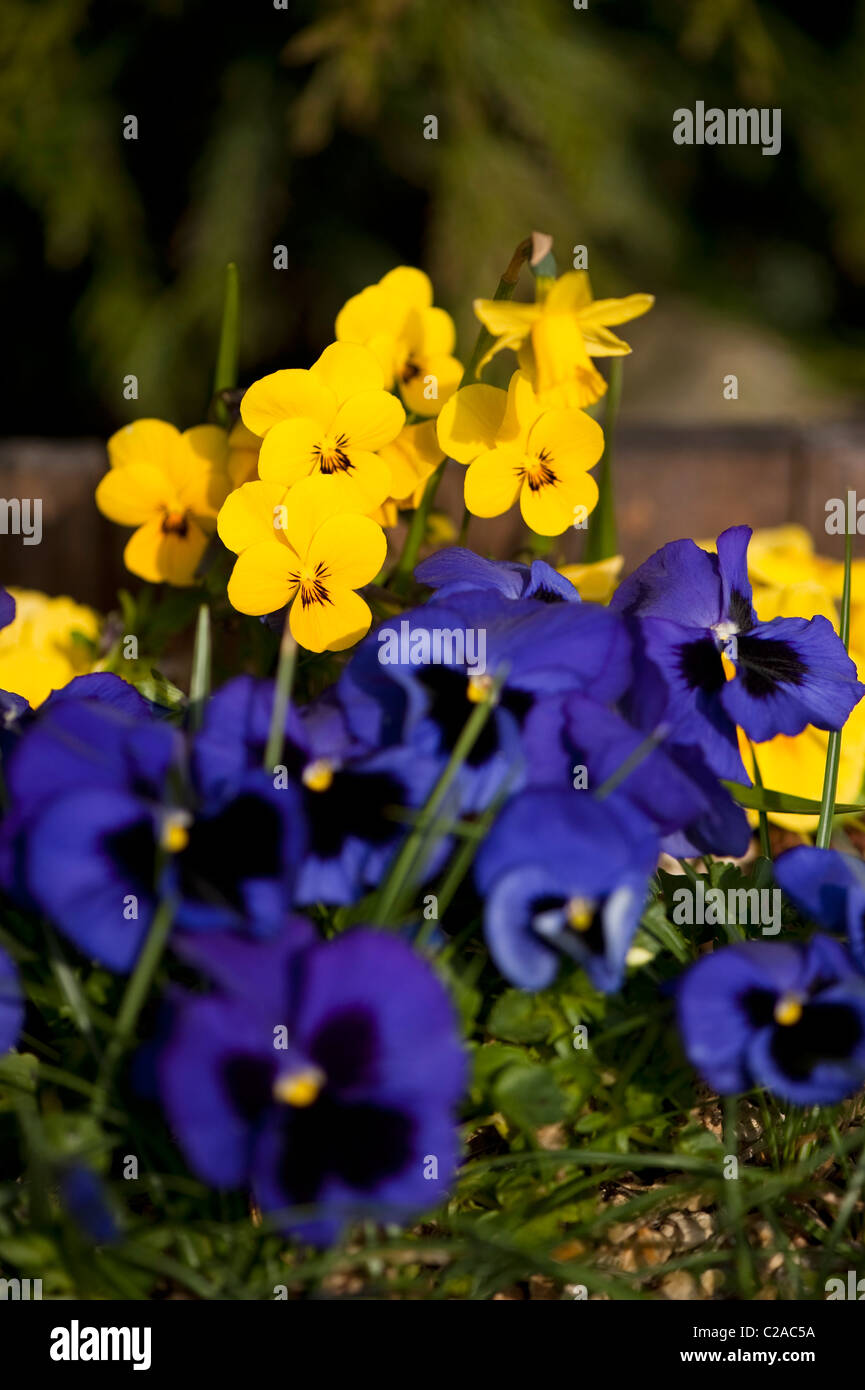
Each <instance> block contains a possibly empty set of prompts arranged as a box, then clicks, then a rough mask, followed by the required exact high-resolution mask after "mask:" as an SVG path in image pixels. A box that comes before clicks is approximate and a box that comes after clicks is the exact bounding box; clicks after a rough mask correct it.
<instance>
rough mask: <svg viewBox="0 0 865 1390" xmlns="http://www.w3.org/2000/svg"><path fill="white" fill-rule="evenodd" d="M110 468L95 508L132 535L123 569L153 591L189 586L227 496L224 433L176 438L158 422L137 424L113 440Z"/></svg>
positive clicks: (199, 430)
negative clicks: (156, 587) (162, 586)
mask: <svg viewBox="0 0 865 1390" xmlns="http://www.w3.org/2000/svg"><path fill="white" fill-rule="evenodd" d="M108 461H109V463H110V464H111V468H110V471H109V472H108V473H106V475H105V477H104V478H103V479H102V481H101V482H100V483H99V484H98V486H97V488H96V505H97V507H98V508H99V510H100V511H101V512H102V513H103V514H104V515H105V516H107V517H108V518H109V520H111V521H117V522H119V523H120V525H121V526H135V527H137V530H136V531H135V532H134V534H133V535H132V536H130V538H129V540H128V541H127V544H126V549H125V550H124V552H123V559H124V562H125V564H126V568H127V569H128V570H131V571H132V573H133V574H137V575H139V576H140V577H141V578H142V579H147V580H149V581H150V582H151V583H153V584H157V583H159V582H160V581H162V580H165V581H166V582H167V583H169V584H174V585H176V586H177V587H179V588H184V587H188V586H189V585H191V584H193V583H194V582H195V571H196V569H197V568H198V565H199V563H200V562H201V558H202V556H203V555H204V552H205V549H206V548H207V543H208V540H209V539H210V537H211V535H212V534H213V532H214V531H215V530H216V514H217V512H218V511H219V508H220V506H221V505H222V503H223V501H224V499H225V495H226V493H227V491H228V488H229V478H228V436H227V435H226V433H225V430H222V429H219V428H218V426H216V425H198V426H196V428H195V429H191V430H185V431H184V432H183V434H181V433H180V431H179V430H177V429H175V428H174V426H173V425H169V424H167V423H166V422H165V421H164V420H136V421H135V422H134V423H133V424H131V425H125V426H124V428H123V429H120V430H118V431H117V433H116V434H114V435H112V436H111V438H110V439H109V441H108Z"/></svg>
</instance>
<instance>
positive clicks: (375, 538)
mask: <svg viewBox="0 0 865 1390" xmlns="http://www.w3.org/2000/svg"><path fill="white" fill-rule="evenodd" d="M386 555H387V540H386V539H385V534H384V531H382V529H381V527H380V526H378V525H377V524H376V523H375V522H374V521H373V520H372V519H371V518H370V517H368V516H351V515H345V516H333V517H330V518H329V519H328V520H327V521H325V522H323V523H322V525H321V526H320V527H319V528H318V530H317V531H316V533H315V535H314V536H313V538H312V541H311V543H310V546H309V550H308V551H307V554H306V564H307V566H308V567H309V568H311V569H315V568H316V566H317V565H322V566H323V567H324V569H325V570H326V572H327V579H326V580H325V581H324V582H325V584H326V585H328V586H329V585H330V584H331V583H334V584H336V585H338V586H339V587H341V588H346V589H358V588H360V586H361V585H362V584H371V583H372V581H373V580H374V579H375V577H376V575H377V574H378V572H379V570H380V569H381V567H382V565H383V564H384V562H385V557H386Z"/></svg>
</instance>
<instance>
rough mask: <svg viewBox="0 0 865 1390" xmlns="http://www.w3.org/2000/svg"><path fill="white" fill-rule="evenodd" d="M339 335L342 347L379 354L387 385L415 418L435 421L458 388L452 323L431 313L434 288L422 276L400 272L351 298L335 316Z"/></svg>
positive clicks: (447, 317) (406, 269) (439, 313)
mask: <svg viewBox="0 0 865 1390" xmlns="http://www.w3.org/2000/svg"><path fill="white" fill-rule="evenodd" d="M335 332H336V337H337V340H338V341H339V342H341V343H362V344H363V345H364V346H365V347H368V348H370V349H371V351H372V352H374V353H375V355H376V357H377V358H378V360H379V362H380V363H381V366H382V370H383V372H384V376H385V384H386V385H387V386H388V387H393V386H394V385H396V387H397V389H398V390H399V393H400V395H401V396H402V399H403V401H404V403H405V405H406V408H407V409H408V410H411V411H413V412H414V413H415V414H416V415H437V414H438V412H439V411H440V410H441V408H442V406H443V405H444V403H445V401H446V400H448V398H449V397H450V396H452V395H453V393H454V391H455V390H456V388H457V386H458V385H459V383H460V378H461V377H462V374H463V369H462V364H461V363H460V362H459V361H458V360H457V358H456V357H454V355H453V350H454V345H455V343H456V331H455V329H454V323H453V319H452V318H451V316H450V314H447V313H445V311H444V309H436V308H434V307H433V288H432V283H431V282H430V279H429V276H427V275H424V273H423V271H422V270H415V269H413V268H412V267H411V266H407V265H401V266H397V268H396V269H395V270H390V271H388V273H387V275H384V276H382V278H381V280H379V282H378V284H376V285H368V286H367V288H366V289H365V290H361V292H360V294H355V295H353V296H352V297H351V299H349V300H347V301H346V303H345V304H344V305H343V307H342V308H341V309H340V311H339V313H338V314H337V317H336V328H335Z"/></svg>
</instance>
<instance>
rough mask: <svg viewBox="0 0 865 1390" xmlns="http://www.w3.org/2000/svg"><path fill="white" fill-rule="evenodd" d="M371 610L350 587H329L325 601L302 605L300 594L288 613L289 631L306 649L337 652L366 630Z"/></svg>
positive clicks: (351, 643) (361, 635) (353, 642)
mask: <svg viewBox="0 0 865 1390" xmlns="http://www.w3.org/2000/svg"><path fill="white" fill-rule="evenodd" d="M371 623H372V613H371V612H370V610H369V605H368V604H367V603H365V602H364V600H363V599H362V598H361V597H360V594H356V593H354V591H353V590H352V589H339V588H336V589H332V590H331V591H330V594H329V599H328V602H327V603H316V602H313V603H309V604H307V605H306V606H304V604H303V601H302V599H301V596H300V594H298V596H297V598H296V599H295V600H294V603H293V604H292V606H291V613H290V615H289V625H290V627H291V634H292V636H293V637H294V640H295V641H296V642H297V643H298V645H299V646H301V647H305V648H306V649H307V651H310V652H324V651H331V652H341V651H345V649H346V648H347V647H353V646H354V645H355V643H356V642H359V641H360V639H361V637H365V636H366V634H367V633H368V632H369V629H370V624H371Z"/></svg>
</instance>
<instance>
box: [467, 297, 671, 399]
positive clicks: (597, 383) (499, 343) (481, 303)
mask: <svg viewBox="0 0 865 1390" xmlns="http://www.w3.org/2000/svg"><path fill="white" fill-rule="evenodd" d="M654 302H655V299H654V296H653V295H651V294H629V295H627V297H626V298H624V299H593V298H592V289H591V285H590V282H589V277H588V274H587V272H586V271H585V270H571V271H568V272H567V273H566V274H565V275H562V276H560V277H559V279H558V280H556V281H554V282H553V284H552V285H551V287H550V289H549V291H548V292H547V293H546V294H542V295H541V296H539V298H538V300H537V301H536V303H534V304H514V303H513V302H512V301H511V300H506V299H476V300H475V302H474V310H475V313H476V315H477V317H478V318H479V319H480V321H481V323H482V324H483V325H484V327H485V328H486V329H487V330H488V331H489V332H490V333H492V335H493V337H494V338H495V342H494V343H493V345H492V347H491V348H490V350H489V352H487V354H486V356H485V357H484V358H483V359H482V361H481V363H480V367H479V369H478V370H479V371H482V370H483V368H484V367H485V366H486V364H487V362H489V361H490V359H491V358H492V357H494V356H495V354H496V353H497V352H501V350H502V348H512V349H513V350H514V352H516V353H517V355H518V359H519V364H520V369H521V370H522V371H523V372H524V373H525V374H526V376H528V377H529V379H530V380H531V382H532V385H533V386H534V388H535V391H536V392H537V394H538V396H539V397H540V399H541V400H542V401H543V402H544V404H545V405H549V406H553V405H555V406H572V407H577V408H579V407H582V406H584V405H591V403H592V401H596V400H598V399H599V398H600V397H601V396H602V395H603V394H604V392H605V391H606V389H607V384H606V382H605V381H604V378H603V377H602V376H601V374H600V372H599V371H598V369H597V368H596V367H595V365H594V363H593V362H592V358H593V357H623V356H625V355H626V354H627V353H629V352H630V351H631V349H630V347H629V346H628V344H627V343H625V342H623V341H622V339H621V338H617V337H616V335H615V333H611V332H610V325H611V324H618V323H628V322H629V320H631V319H635V318H639V316H640V315H641V314H645V313H647V312H648V310H649V309H651V307H652V305H653V304H654Z"/></svg>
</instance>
